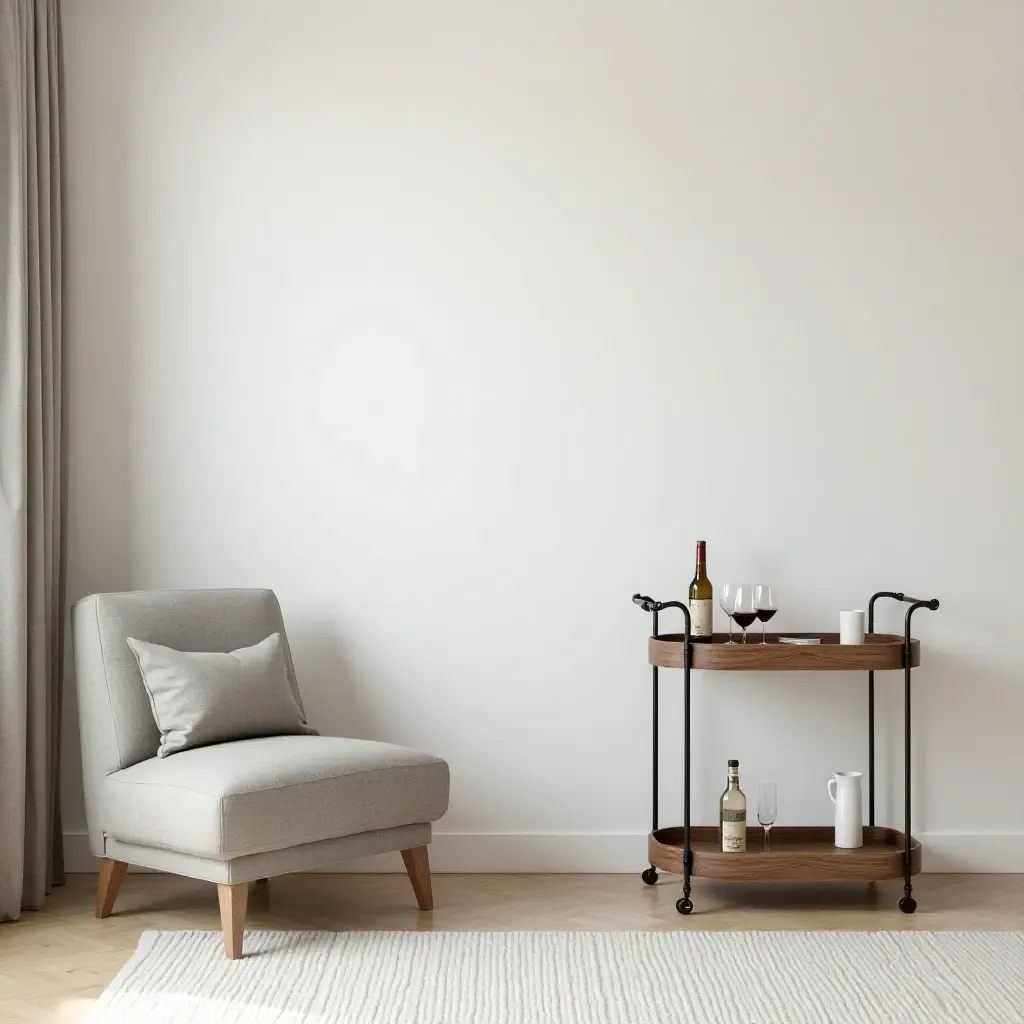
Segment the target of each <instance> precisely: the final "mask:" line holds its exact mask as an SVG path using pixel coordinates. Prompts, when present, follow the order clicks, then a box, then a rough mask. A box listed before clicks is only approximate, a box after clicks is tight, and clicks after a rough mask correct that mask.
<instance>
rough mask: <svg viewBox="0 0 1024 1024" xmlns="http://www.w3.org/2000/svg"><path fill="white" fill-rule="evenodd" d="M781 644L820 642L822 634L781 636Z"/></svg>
mask: <svg viewBox="0 0 1024 1024" xmlns="http://www.w3.org/2000/svg"><path fill="white" fill-rule="evenodd" d="M779 643H780V644H801V645H804V644H820V643H821V637H820V636H780V637H779Z"/></svg>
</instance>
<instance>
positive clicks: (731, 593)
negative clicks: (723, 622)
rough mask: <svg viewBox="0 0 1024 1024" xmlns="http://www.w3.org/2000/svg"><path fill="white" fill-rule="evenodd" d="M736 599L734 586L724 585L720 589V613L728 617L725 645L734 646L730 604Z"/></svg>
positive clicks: (731, 584)
mask: <svg viewBox="0 0 1024 1024" xmlns="http://www.w3.org/2000/svg"><path fill="white" fill-rule="evenodd" d="M735 599H736V584H735V583H726V585H725V586H724V587H722V592H721V593H720V594H719V595H718V603H719V604H720V605H721V606H722V611H723V612H725V614H726V615H728V616H729V639H728V641H727V643H730V644H735V643H736V641H735V640H733V638H732V603H733V601H734V600H735Z"/></svg>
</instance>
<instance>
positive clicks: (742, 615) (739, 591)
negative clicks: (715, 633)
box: [732, 583, 757, 643]
mask: <svg viewBox="0 0 1024 1024" xmlns="http://www.w3.org/2000/svg"><path fill="white" fill-rule="evenodd" d="M732 617H733V618H734V619H735V620H736V624H737V625H738V626H739V627H740V629H742V630H743V640H742V643H746V642H747V627H748V626H749V625H750V624H751V623H752V622H753V621H754V619H756V618H757V612H756V611H755V610H754V588H753V587H752V586H751V585H750V584H749V583H741V584H739V586H737V587H736V593H735V594H734V596H733V600H732Z"/></svg>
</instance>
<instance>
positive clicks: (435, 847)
mask: <svg viewBox="0 0 1024 1024" xmlns="http://www.w3.org/2000/svg"><path fill="white" fill-rule="evenodd" d="M917 838H918V839H919V840H920V841H921V846H922V857H921V864H922V869H923V870H924V871H926V872H933V873H943V872H954V873H975V872H977V873H1018V872H1024V831H1021V832H921V833H918V835H917ZM646 863H647V836H646V834H645V833H642V832H574V833H553V832H435V833H434V841H433V843H431V846H430V866H431V868H432V869H433V870H434V871H437V872H441V873H447V872H466V873H477V872H494V873H498V874H505V873H519V872H522V873H524V874H544V873H552V874H563V873H570V874H577V873H578V874H632V873H633V872H639V871H641V870H642V869H643V868H644V867H645V866H646ZM64 868H65V870H66V871H68V872H71V873H77V872H94V871H96V870H97V864H96V858H95V857H93V855H92V853H91V852H90V851H89V837H88V835H87V834H86V833H84V832H70V833H65V835H64ZM132 870H136V869H132ZM137 870H144V869H141V868H140V869H137ZM329 870H330V871H364V872H380V871H402V870H404V869H403V867H402V861H401V858H400V857H399V856H398V854H397V853H388V854H382V855H380V856H377V857H362V858H359V859H358V860H352V861H346V862H344V863H342V864H339V865H337V866H336V867H332V868H330V869H329Z"/></svg>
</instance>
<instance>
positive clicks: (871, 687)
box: [868, 672, 875, 828]
mask: <svg viewBox="0 0 1024 1024" xmlns="http://www.w3.org/2000/svg"><path fill="white" fill-rule="evenodd" d="M868 825H870V826H871V827H872V828H874V826H875V673H874V672H869V673H868Z"/></svg>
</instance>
